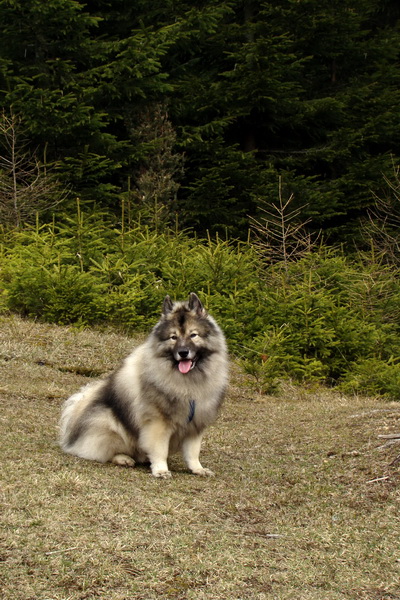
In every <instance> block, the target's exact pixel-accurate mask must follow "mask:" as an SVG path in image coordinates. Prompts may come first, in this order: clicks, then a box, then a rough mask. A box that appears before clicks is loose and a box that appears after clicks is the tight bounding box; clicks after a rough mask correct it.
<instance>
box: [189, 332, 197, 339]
mask: <svg viewBox="0 0 400 600" xmlns="http://www.w3.org/2000/svg"><path fill="white" fill-rule="evenodd" d="M198 335H199V334H198V333H191V334H190V337H191V338H192V339H193V338H195V337H197V336H198Z"/></svg>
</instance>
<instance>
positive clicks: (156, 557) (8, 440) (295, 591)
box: [0, 316, 400, 600]
mask: <svg viewBox="0 0 400 600" xmlns="http://www.w3.org/2000/svg"><path fill="white" fill-rule="evenodd" d="M133 344H134V341H133V340H132V339H128V338H127V337H124V336H121V335H118V334H116V333H113V332H102V333H101V332H96V331H78V330H76V329H73V328H62V327H56V326H50V325H45V324H38V323H34V322H32V321H23V320H21V319H19V318H16V317H12V316H6V317H4V316H3V317H0V369H1V379H0V401H1V406H2V411H1V440H0V441H1V450H2V452H1V456H2V470H1V475H2V483H1V500H2V528H1V546H0V569H1V580H0V581H1V597H2V598H3V599H4V600H11V599H12V600H78V599H79V600H83V599H95V598H103V599H105V600H128V599H129V600H130V599H133V598H134V599H143V600H152V599H156V598H157V599H161V600H163V599H171V598H173V599H176V600H192V599H196V600H203V599H204V600H205V599H207V600H219V599H221V600H222V599H223V600H227V599H228V600H230V599H238V600H239V599H242V598H243V599H244V598H246V599H258V600H261V599H268V600H270V599H285V600H286V599H289V598H293V599H296V600H311V599H313V600H314V599H315V600H330V599H332V600H357V599H363V600H389V599H392V600H393V599H397V600H400V584H399V580H400V577H399V571H400V536H399V530H400V528H399V524H400V523H399V521H400V518H399V464H400V461H396V458H397V456H398V455H399V453H400V447H399V445H397V444H393V445H391V446H386V447H384V448H382V446H383V445H384V443H385V440H382V439H379V438H378V435H379V434H391V433H398V432H399V431H400V405H399V404H396V403H388V402H385V401H382V400H379V399H374V398H360V397H343V396H342V395H340V394H338V393H334V392H332V391H328V390H324V389H314V390H307V389H304V388H303V389H301V388H296V387H291V386H286V389H285V393H284V394H282V395H281V396H280V397H269V396H260V395H257V394H256V393H254V392H253V391H252V388H251V386H250V382H249V381H248V380H247V379H246V378H245V377H244V376H243V374H241V373H240V370H239V368H238V367H237V366H235V365H234V366H233V376H232V384H231V387H230V390H229V394H228V398H227V401H226V404H225V406H224V409H223V411H222V414H221V417H220V419H219V421H218V422H217V423H216V424H215V425H214V427H213V428H212V429H211V430H210V431H209V432H208V434H206V437H205V443H204V448H203V453H202V458H203V463H204V464H205V466H208V467H210V468H212V469H213V470H215V471H216V473H217V477H216V478H215V479H201V478H196V477H195V476H193V475H190V474H189V473H188V472H187V471H186V469H185V467H184V465H183V462H182V461H181V459H180V457H179V456H177V457H174V458H173V459H172V461H171V468H172V470H173V472H174V477H173V479H172V480H170V481H160V480H156V479H154V478H152V477H151V476H150V474H149V471H148V469H147V468H144V467H143V468H142V467H140V468H137V469H124V468H119V467H116V466H114V465H101V464H97V463H93V462H88V461H83V460H80V459H78V458H74V457H72V456H68V455H65V454H63V453H62V452H61V451H60V449H59V448H58V446H57V421H58V417H59V413H60V406H61V404H62V402H63V400H64V399H65V398H66V397H67V396H68V395H69V394H70V393H71V392H73V391H75V390H76V389H77V388H78V387H80V386H81V385H82V384H84V383H86V382H88V381H89V380H90V378H91V377H93V376H99V375H101V374H104V373H107V372H108V371H109V370H111V369H112V368H113V367H115V366H116V365H117V364H118V362H119V360H120V359H121V358H122V357H123V356H124V355H125V354H126V353H127V352H128V351H129V349H130V348H131V347H132V345H133ZM391 463H392V464H391Z"/></svg>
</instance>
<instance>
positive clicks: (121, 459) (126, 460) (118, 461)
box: [111, 454, 135, 467]
mask: <svg viewBox="0 0 400 600" xmlns="http://www.w3.org/2000/svg"><path fill="white" fill-rule="evenodd" d="M111 462H113V463H114V464H115V465H119V466H120V467H134V466H135V461H134V460H133V458H131V457H130V456H128V455H127V454H116V455H115V456H114V457H113V458H112V461H111Z"/></svg>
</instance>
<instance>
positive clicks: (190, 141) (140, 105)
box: [0, 0, 400, 241]
mask: <svg viewBox="0 0 400 600" xmlns="http://www.w3.org/2000/svg"><path fill="white" fill-rule="evenodd" d="M399 17H400V5H399V4H398V2H397V0H357V1H355V0H275V1H274V2H268V1H264V0H227V1H222V2H220V1H218V2H217V1H215V0H200V1H197V2H193V3H190V2H185V1H181V0H168V1H163V2H160V1H158V0H153V1H152V2H148V1H145V0H136V1H132V0H98V1H91V0H88V1H87V2H83V1H78V0H46V2H43V1H42V0H2V1H1V2H0V27H1V35H0V81H1V85H0V90H1V91H0V98H1V100H0V101H1V105H2V108H3V111H4V118H6V119H9V120H11V122H12V123H13V128H14V127H17V129H18V133H19V135H20V136H21V134H22V139H23V144H24V145H23V148H24V150H23V152H24V153H25V155H24V156H25V158H26V156H27V155H26V152H27V148H29V152H32V156H33V155H34V156H35V160H36V161H37V166H38V168H41V169H42V172H44V173H46V174H52V177H54V178H56V179H57V181H58V182H59V185H61V186H62V188H63V190H65V191H66V193H65V194H64V195H63V200H62V202H63V203H64V204H63V205H62V207H63V208H65V207H68V202H69V198H75V197H76V196H79V197H80V198H81V201H82V203H89V204H90V203H92V204H93V205H95V206H97V207H98V209H99V210H100V209H106V210H107V211H114V212H115V213H116V214H117V213H119V212H120V207H121V202H125V204H126V205H128V206H129V210H130V211H131V212H132V214H133V215H135V214H138V213H139V212H140V213H141V214H142V218H144V217H143V215H147V219H148V220H149V221H153V222H154V221H155V222H156V223H157V224H159V225H160V226H161V225H170V224H171V223H176V221H177V220H178V221H179V226H180V227H181V228H183V227H190V228H193V229H194V230H195V231H196V232H197V233H199V234H200V235H202V234H204V233H205V232H206V231H207V230H208V231H210V232H215V231H217V230H218V231H223V232H224V233H225V231H226V232H228V235H229V236H231V237H242V238H244V237H246V236H247V230H248V226H249V216H253V217H254V216H255V217H257V215H258V214H259V212H260V209H265V208H266V207H267V208H268V206H269V205H270V204H271V203H273V202H276V200H277V198H278V195H279V194H281V195H282V197H283V198H284V199H287V198H289V197H290V196H291V195H293V203H294V204H293V206H294V208H296V207H297V208H298V207H301V216H302V218H303V220H304V221H306V220H308V219H311V221H310V223H311V225H310V226H311V227H313V228H314V229H318V230H319V229H322V230H323V231H324V232H325V239H327V240H328V241H330V240H332V241H346V240H349V239H351V238H353V237H354V236H356V235H357V231H358V222H359V218H360V216H363V215H365V214H366V211H367V209H368V207H369V206H371V205H372V203H373V201H374V195H375V196H381V195H382V194H385V193H387V184H386V183H385V179H384V178H385V176H386V177H389V178H390V177H391V176H392V174H393V167H394V165H395V164H396V161H397V162H398V158H399V155H400V127H399V120H400V119H399V117H400V62H399V51H400V35H399V34H400V32H399ZM7 123H8V124H9V123H10V121H7ZM7 132H8V133H9V128H8V129H7V126H4V125H3V128H2V133H3V134H4V133H6V134H7ZM27 144H28V146H27ZM6 145H7V143H6ZM8 145H10V144H9V142H8ZM16 149H17V150H19V151H21V150H20V149H19V148H18V147H17V148H16ZM3 163H4V161H3ZM2 167H3V173H4V164H3V165H2ZM31 175H33V174H32V173H31ZM20 176H21V173H20ZM52 193H54V190H53V192H52ZM50 195H51V194H50V193H49V192H48V193H47V196H48V197H49V196H50ZM49 202H50V201H49ZM58 202H60V200H58ZM3 203H4V200H3ZM28 207H29V210H27V211H26V214H25V215H24V218H28V217H29V214H31V215H32V214H33V213H34V212H35V210H36V208H41V209H44V208H45V206H42V205H41V204H40V203H39V204H38V206H35V203H34V202H32V203H31V204H28ZM3 212H4V211H3ZM13 218H14V220H18V216H15V215H14V217H13ZM21 218H22V217H21Z"/></svg>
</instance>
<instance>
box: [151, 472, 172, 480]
mask: <svg viewBox="0 0 400 600" xmlns="http://www.w3.org/2000/svg"><path fill="white" fill-rule="evenodd" d="M152 475H153V477H157V478H158V479H171V477H172V474H171V471H152Z"/></svg>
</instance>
